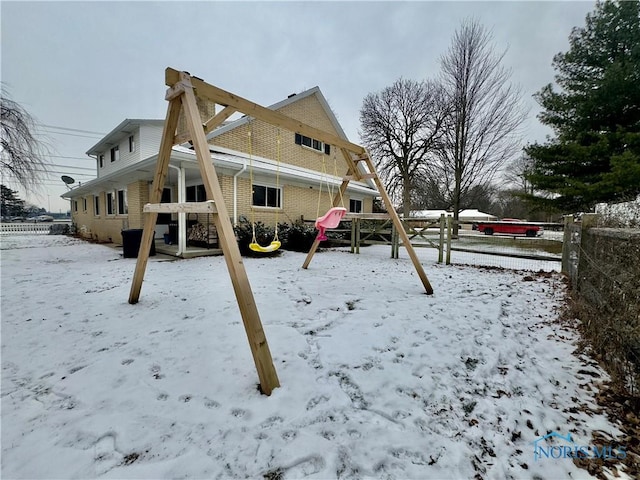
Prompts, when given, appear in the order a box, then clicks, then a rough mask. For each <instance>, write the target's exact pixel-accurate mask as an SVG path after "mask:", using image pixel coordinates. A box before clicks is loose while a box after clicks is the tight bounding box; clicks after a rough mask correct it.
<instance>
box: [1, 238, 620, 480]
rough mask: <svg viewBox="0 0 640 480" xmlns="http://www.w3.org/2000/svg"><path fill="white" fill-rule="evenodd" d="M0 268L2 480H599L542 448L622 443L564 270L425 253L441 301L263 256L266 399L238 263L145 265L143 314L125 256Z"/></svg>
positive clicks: (329, 266) (335, 263)
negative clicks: (558, 438)
mask: <svg viewBox="0 0 640 480" xmlns="http://www.w3.org/2000/svg"><path fill="white" fill-rule="evenodd" d="M1 249H2V250H1V267H2V277H1V278H2V285H1V286H2V292H1V300H2V305H1V312H2V332H1V333H2V398H1V401H2V405H1V406H2V472H1V473H2V478H5V479H9V478H47V479H51V478H126V479H129V478H131V479H133V478H268V479H282V478H285V479H290V478H292V479H295V478H318V479H331V478H408V479H429V478H437V479H448V478H452V479H466V478H469V479H471V478H500V479H504V478H518V479H527V478H531V479H534V478H536V479H539V478H544V479H551V478H590V476H589V474H588V473H587V472H586V471H585V470H581V469H579V468H577V467H576V466H575V465H574V463H573V461H572V460H571V459H570V458H539V459H537V460H536V459H535V458H534V449H535V448H536V445H539V444H540V443H539V442H537V443H534V442H536V441H537V440H539V438H540V437H541V436H543V435H545V434H547V433H550V432H557V433H558V434H561V435H563V436H564V435H566V434H568V433H571V435H572V439H573V441H574V442H575V444H576V445H589V444H590V442H591V432H592V431H594V430H600V431H603V432H605V433H606V435H607V438H612V444H615V438H616V436H617V435H619V434H620V433H619V431H618V430H617V428H616V427H615V426H614V425H612V424H610V423H609V422H608V421H607V420H606V418H605V417H604V415H602V414H596V413H593V412H591V413H590V414H588V413H585V410H586V409H585V408H584V407H587V409H589V408H591V409H594V410H595V409H596V408H597V407H596V405H595V401H594V398H593V397H594V395H595V387H594V385H595V384H594V383H593V382H597V381H599V380H600V379H602V378H604V373H603V372H602V371H601V370H600V369H599V368H598V367H597V366H596V365H594V364H593V362H591V361H590V360H589V359H588V358H585V357H582V356H580V355H578V354H577V353H575V342H576V335H575V334H574V332H573V330H571V329H570V328H569V327H567V326H563V325H561V324H560V323H559V322H558V321H557V317H558V313H559V307H560V305H561V302H562V298H563V295H564V291H565V287H564V285H563V283H562V280H561V277H560V276H559V275H557V274H555V273H550V274H533V273H532V272H525V271H501V270H495V269H477V268H473V267H461V266H443V265H437V264H436V263H435V256H436V253H435V251H434V250H431V249H418V255H419V256H420V257H421V258H423V259H424V260H423V264H424V266H425V270H426V272H427V275H428V276H429V279H430V281H431V283H432V285H433V286H434V289H435V294H434V295H432V296H427V295H425V294H424V293H423V289H422V285H421V284H420V282H419V279H418V277H417V275H416V273H415V271H414V269H413V266H412V264H411V262H410V261H409V260H408V258H407V255H406V252H404V250H403V249H401V253H400V255H401V258H400V259H399V260H392V259H390V258H389V253H390V251H389V247H377V246H373V247H367V248H363V249H361V254H360V255H351V254H349V253H348V252H346V251H345V250H337V251H324V252H320V253H318V254H316V256H315V257H314V259H313V262H312V263H311V266H310V268H309V270H302V269H301V268H300V266H301V264H302V262H303V260H304V257H305V255H304V254H300V253H293V252H282V255H281V256H280V257H277V258H260V259H254V258H247V259H245V261H244V262H245V266H246V268H247V272H248V275H249V279H250V281H251V284H252V287H253V290H254V295H255V298H256V303H257V305H258V309H259V311H260V315H261V318H262V322H263V324H264V328H265V332H266V335H267V339H268V342H269V346H270V348H271V353H272V355H273V358H274V363H275V367H276V370H277V372H278V375H279V378H280V383H281V385H282V386H281V387H280V388H278V389H276V390H274V392H273V394H272V395H271V396H270V397H267V396H264V395H261V394H260V393H259V392H258V390H257V388H256V384H257V375H256V372H255V368H254V365H253V362H252V358H251V353H250V349H249V346H248V344H247V340H246V336H245V333H244V329H243V327H242V322H241V318H240V314H239V311H238V308H237V305H236V301H235V297H234V295H233V291H232V288H231V284H230V280H229V278H228V274H227V270H226V266H225V263H224V259H223V258H222V257H208V258H198V259H192V260H180V261H167V260H166V259H164V258H161V257H151V259H150V261H149V265H148V267H147V272H146V275H145V282H144V284H143V288H142V294H141V298H140V303H138V304H136V305H129V304H128V303H127V299H128V295H129V288H130V285H131V277H132V275H133V270H134V266H135V259H123V258H122V257H121V251H120V250H118V249H114V248H111V247H109V246H103V245H95V244H88V243H84V242H82V241H79V240H75V239H71V238H67V237H61V236H3V237H2V238H1ZM535 268H536V270H538V268H537V266H536V267H535ZM542 442H547V440H543V441H542ZM594 461H595V460H594Z"/></svg>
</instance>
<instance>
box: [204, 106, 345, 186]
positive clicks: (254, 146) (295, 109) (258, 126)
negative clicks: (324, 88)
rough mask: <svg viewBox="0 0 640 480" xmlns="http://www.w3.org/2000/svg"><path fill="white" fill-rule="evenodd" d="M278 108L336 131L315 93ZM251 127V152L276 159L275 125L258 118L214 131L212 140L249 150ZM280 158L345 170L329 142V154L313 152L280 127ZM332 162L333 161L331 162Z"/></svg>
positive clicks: (314, 167)
mask: <svg viewBox="0 0 640 480" xmlns="http://www.w3.org/2000/svg"><path fill="white" fill-rule="evenodd" d="M279 112H281V113H283V114H285V115H287V116H289V117H291V118H295V119H297V120H300V121H303V122H304V123H306V124H308V125H310V126H312V127H316V128H319V129H321V130H324V131H326V132H329V133H332V134H334V135H337V134H338V132H336V130H335V128H333V124H332V123H331V120H330V119H329V117H328V116H327V115H326V113H325V111H324V109H323V108H322V105H321V104H320V102H319V101H318V99H317V97H316V96H315V95H310V96H308V97H306V98H303V99H302V100H299V101H297V102H294V103H292V104H290V105H287V106H285V107H283V108H282V109H280V110H279ZM249 129H251V140H252V141H251V153H252V154H253V155H255V156H260V157H265V158H269V159H272V160H276V159H277V157H278V155H277V136H278V127H276V126H274V125H271V124H269V123H266V122H263V121H261V120H253V121H252V122H251V124H250V125H248V124H247V125H242V126H239V127H237V128H234V129H233V130H230V131H228V132H225V133H223V134H222V135H218V136H217V137H215V138H214V139H213V140H212V143H213V144H215V145H218V146H221V147H225V148H230V149H233V150H237V151H240V152H245V153H249V142H248V135H247V134H248V132H249ZM280 161H281V163H288V164H290V165H296V166H299V167H304V168H308V169H310V170H317V171H322V162H323V161H324V162H325V168H326V170H327V172H328V173H329V174H334V171H335V170H337V172H338V175H339V176H342V175H344V174H345V173H346V172H347V163H346V161H345V159H344V157H343V155H342V152H341V151H339V150H337V149H336V148H335V147H334V146H333V145H332V146H331V154H330V155H325V154H324V153H320V152H317V151H315V150H312V149H310V148H307V147H303V146H301V145H296V143H295V132H290V131H289V130H284V129H280ZM334 162H335V163H334Z"/></svg>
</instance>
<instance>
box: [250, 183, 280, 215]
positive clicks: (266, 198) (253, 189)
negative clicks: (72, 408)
mask: <svg viewBox="0 0 640 480" xmlns="http://www.w3.org/2000/svg"><path fill="white" fill-rule="evenodd" d="M256 187H257V188H259V189H264V195H263V197H264V204H262V205H258V204H256V203H255V201H256ZM269 191H275V192H274V193H275V197H272V198H275V199H276V202H275V203H276V204H275V205H269V199H270V195H269ZM282 197H283V192H282V187H281V186H279V187H276V186H275V185H268V184H264V183H254V184H253V185H251V207H252V208H270V209H282V202H283V198H282Z"/></svg>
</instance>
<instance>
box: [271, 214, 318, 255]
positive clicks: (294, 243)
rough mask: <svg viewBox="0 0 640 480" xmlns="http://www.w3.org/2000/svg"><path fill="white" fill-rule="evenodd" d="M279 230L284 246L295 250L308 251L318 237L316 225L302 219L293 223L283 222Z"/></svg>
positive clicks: (286, 248)
mask: <svg viewBox="0 0 640 480" xmlns="http://www.w3.org/2000/svg"><path fill="white" fill-rule="evenodd" d="M278 231H279V237H280V241H281V242H282V247H283V248H284V249H285V250H291V251H293V252H308V251H309V249H310V248H311V245H313V241H314V240H315V238H316V229H315V227H314V226H313V225H310V224H306V223H304V222H301V221H297V222H295V223H294V224H293V225H289V224H288V223H281V224H279V225H278Z"/></svg>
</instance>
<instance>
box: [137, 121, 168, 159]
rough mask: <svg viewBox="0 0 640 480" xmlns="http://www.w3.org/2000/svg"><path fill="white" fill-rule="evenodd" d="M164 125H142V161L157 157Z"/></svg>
mask: <svg viewBox="0 0 640 480" xmlns="http://www.w3.org/2000/svg"><path fill="white" fill-rule="evenodd" d="M163 128H164V127H163V126H162V125H141V126H140V132H139V134H140V135H139V142H138V143H139V154H140V160H144V159H145V158H149V157H151V156H152V155H157V154H158V151H159V150H160V141H161V140H162V130H163Z"/></svg>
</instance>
